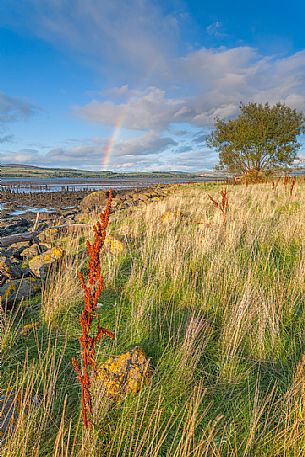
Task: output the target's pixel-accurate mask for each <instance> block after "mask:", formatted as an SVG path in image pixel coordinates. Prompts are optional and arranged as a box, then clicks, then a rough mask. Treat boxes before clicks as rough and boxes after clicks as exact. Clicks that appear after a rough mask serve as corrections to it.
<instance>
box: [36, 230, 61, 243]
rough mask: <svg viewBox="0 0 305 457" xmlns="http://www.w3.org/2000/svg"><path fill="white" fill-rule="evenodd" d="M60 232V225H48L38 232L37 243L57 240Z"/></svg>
mask: <svg viewBox="0 0 305 457" xmlns="http://www.w3.org/2000/svg"><path fill="white" fill-rule="evenodd" d="M61 234H62V227H49V228H46V229H45V230H43V231H42V232H40V233H39V235H38V236H37V239H38V240H39V243H43V244H44V243H46V244H51V243H54V241H56V240H58V238H60V236H61Z"/></svg>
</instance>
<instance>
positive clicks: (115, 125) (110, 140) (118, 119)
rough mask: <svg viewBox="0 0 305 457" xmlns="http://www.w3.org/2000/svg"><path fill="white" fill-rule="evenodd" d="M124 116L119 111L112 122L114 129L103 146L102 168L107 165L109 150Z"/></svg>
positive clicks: (118, 132) (116, 137)
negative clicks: (113, 122)
mask: <svg viewBox="0 0 305 457" xmlns="http://www.w3.org/2000/svg"><path fill="white" fill-rule="evenodd" d="M124 117H125V116H124V111H121V113H120V114H119V116H118V118H117V120H116V122H115V124H114V129H113V132H112V135H111V137H110V138H109V140H108V142H107V144H106V146H105V149H104V156H103V161H102V166H103V168H107V166H108V165H109V161H110V156H111V152H112V150H113V146H114V145H115V143H116V141H117V139H118V136H119V134H120V130H121V128H122V124H123V120H124Z"/></svg>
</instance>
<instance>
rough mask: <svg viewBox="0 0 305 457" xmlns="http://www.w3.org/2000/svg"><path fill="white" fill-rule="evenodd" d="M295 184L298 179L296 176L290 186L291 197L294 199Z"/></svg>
mask: <svg viewBox="0 0 305 457" xmlns="http://www.w3.org/2000/svg"><path fill="white" fill-rule="evenodd" d="M295 182H296V177H295V176H294V177H293V179H292V181H291V186H290V189H289V193H290V197H292V192H293V189H294V186H295Z"/></svg>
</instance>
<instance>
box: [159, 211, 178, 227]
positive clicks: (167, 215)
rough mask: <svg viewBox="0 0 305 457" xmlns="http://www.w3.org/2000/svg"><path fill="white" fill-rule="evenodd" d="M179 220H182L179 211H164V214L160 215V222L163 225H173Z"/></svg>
mask: <svg viewBox="0 0 305 457" xmlns="http://www.w3.org/2000/svg"><path fill="white" fill-rule="evenodd" d="M181 218H182V213H181V211H165V212H164V213H163V214H162V215H161V221H162V222H163V223H164V224H171V223H175V222H177V221H178V220H180V219H181Z"/></svg>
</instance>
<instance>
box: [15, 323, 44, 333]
mask: <svg viewBox="0 0 305 457" xmlns="http://www.w3.org/2000/svg"><path fill="white" fill-rule="evenodd" d="M39 327H40V322H31V324H25V325H24V326H23V327H21V328H20V329H18V335H20V336H28V335H29V334H30V333H31V332H32V331H33V330H35V329H37V328H39Z"/></svg>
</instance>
